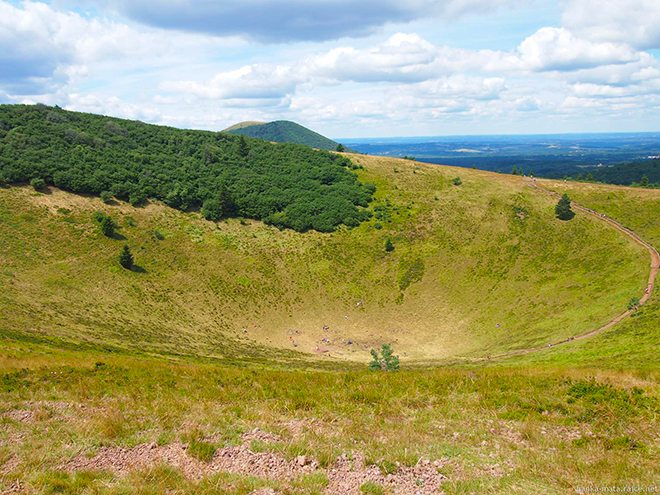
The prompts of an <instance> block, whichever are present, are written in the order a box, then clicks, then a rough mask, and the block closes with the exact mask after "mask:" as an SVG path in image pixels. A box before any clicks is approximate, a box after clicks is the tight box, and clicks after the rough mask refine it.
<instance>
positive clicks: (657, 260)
mask: <svg viewBox="0 0 660 495" xmlns="http://www.w3.org/2000/svg"><path fill="white" fill-rule="evenodd" d="M525 183H526V184H527V185H528V186H529V187H533V188H534V189H536V190H537V191H541V192H543V193H545V194H548V195H550V196H553V197H556V198H561V195H559V194H557V193H556V192H554V191H549V190H547V189H543V188H541V187H539V186H537V185H536V183H535V182H532V181H528V180H526V181H525ZM571 206H573V208H575V209H576V210H580V211H583V212H585V213H588V214H590V215H593V216H595V217H596V218H598V219H600V220H602V221H604V222H606V223H608V224H609V225H610V226H611V227H614V228H615V229H617V230H619V231H621V232H623V233H624V234H626V235H627V236H629V237H631V238H632V239H633V240H634V241H635V242H637V243H638V244H641V245H642V246H644V247H645V248H646V249H647V250H648V251H649V253H650V254H651V271H650V273H649V280H648V284H647V291H645V293H644V295H643V296H642V297H641V298H640V300H639V301H640V306H641V305H642V304H644V303H645V302H646V301H648V299H649V298H650V297H651V295H652V294H653V286H654V284H655V277H656V276H657V275H658V269H659V267H660V255H658V251H656V249H655V248H654V247H653V246H651V245H650V244H649V243H648V242H646V241H645V240H644V239H642V238H641V237H639V236H638V235H637V234H635V233H634V232H633V231H632V230H630V229H627V228H626V227H624V226H623V225H621V224H620V223H619V222H616V221H615V220H612V219H611V218H609V217H607V216H605V215H603V214H601V213H597V212H595V211H594V210H591V209H589V208H585V207H584V206H580V205H579V204H577V203H576V202H575V201H572V202H571ZM630 313H632V310H628V311H626V312H624V313H622V314H621V315H619V316H617V317H616V318H614V319H613V320H612V321H610V322H609V323H608V324H607V325H603V326H602V327H600V328H597V329H595V330H591V331H590V332H587V333H585V334H582V335H579V336H577V337H571V338H568V339H566V340H561V341H559V342H553V343H552V344H548V345H547V346H541V347H534V348H531V349H519V350H516V351H509V352H505V353H503V354H497V355H495V356H489V357H485V358H477V359H473V360H472V362H479V361H486V360H489V359H497V358H504V357H509V356H518V355H521V354H529V353H532V352H537V351H542V350H544V349H550V348H552V347H555V346H558V345H561V344H566V343H568V342H572V341H574V340H582V339H586V338H588V337H592V336H594V335H596V334H597V333H600V332H602V331H603V330H607V329H608V328H611V327H613V326H614V325H616V324H617V323H619V322H620V321H621V320H623V319H624V318H625V317H626V316H628V315H630Z"/></svg>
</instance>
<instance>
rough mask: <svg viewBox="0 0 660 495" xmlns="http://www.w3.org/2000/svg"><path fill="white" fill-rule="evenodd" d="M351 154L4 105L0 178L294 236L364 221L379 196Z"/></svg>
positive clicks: (0, 118)
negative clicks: (242, 220) (250, 221)
mask: <svg viewBox="0 0 660 495" xmlns="http://www.w3.org/2000/svg"><path fill="white" fill-rule="evenodd" d="M349 168H356V166H355V165H353V164H352V163H351V162H350V161H349V160H348V159H347V158H344V157H341V156H338V155H334V154H330V153H327V152H325V151H314V150H312V149H310V148H307V147H305V146H301V145H296V144H280V145H273V144H271V143H268V142H266V141H261V140H256V139H250V138H246V137H244V136H233V135H231V134H228V133H220V132H207V131H191V130H180V129H174V128H169V127H163V126H156V125H149V124H145V123H142V122H139V121H129V120H121V119H115V118H110V117H104V116H99V115H92V114H84V113H77V112H69V111H65V110H62V109H60V108H57V107H54V108H53V107H48V106H45V105H33V106H29V105H1V106H0V182H9V183H16V182H31V183H32V184H33V186H35V188H41V187H43V185H44V184H51V185H55V186H57V187H59V188H62V189H64V190H67V191H71V192H76V193H91V194H95V195H101V196H102V197H103V198H104V199H107V200H110V199H111V198H112V197H115V198H118V199H121V200H127V201H130V203H131V204H133V205H139V204H142V203H144V202H145V201H146V200H147V199H149V198H152V199H159V200H162V201H164V202H165V203H166V204H168V205H169V206H172V207H174V208H178V209H181V210H187V209H190V208H196V207H201V211H202V214H203V215H204V216H205V217H206V218H208V219H211V220H218V219H220V218H222V217H227V216H241V217H248V218H254V219H262V220H264V221H265V222H266V223H269V224H273V225H276V226H278V227H281V228H284V227H288V228H292V229H295V230H297V231H304V230H307V229H316V230H319V231H323V232H328V231H332V230H334V229H335V228H336V227H337V226H338V225H341V224H345V225H348V226H356V225H358V224H359V223H360V222H361V221H363V220H366V219H367V218H369V213H368V212H367V211H366V210H365V209H363V208H364V207H366V206H368V204H369V202H370V201H371V197H372V194H373V192H374V190H375V188H374V186H373V185H371V184H362V183H360V182H359V181H358V180H357V177H356V175H355V174H354V173H352V172H351V171H350V170H349Z"/></svg>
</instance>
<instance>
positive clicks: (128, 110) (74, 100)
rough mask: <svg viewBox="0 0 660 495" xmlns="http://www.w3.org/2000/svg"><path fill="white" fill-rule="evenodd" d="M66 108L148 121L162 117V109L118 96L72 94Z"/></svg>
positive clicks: (158, 119)
mask: <svg viewBox="0 0 660 495" xmlns="http://www.w3.org/2000/svg"><path fill="white" fill-rule="evenodd" d="M64 108H66V109H67V110H75V111H78V112H89V113H100V114H103V115H112V116H114V117H121V118H125V119H130V120H144V121H148V122H155V121H160V120H161V118H162V115H161V113H160V111H159V110H158V109H156V108H154V107H151V106H140V105H135V104H133V103H127V102H125V101H123V100H121V99H120V98H118V97H116V96H110V97H107V98H102V97H99V96H96V95H92V94H71V95H69V96H68V103H67V104H66V105H65V107H64Z"/></svg>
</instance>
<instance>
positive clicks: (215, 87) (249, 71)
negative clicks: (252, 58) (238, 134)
mask: <svg viewBox="0 0 660 495" xmlns="http://www.w3.org/2000/svg"><path fill="white" fill-rule="evenodd" d="M301 81H302V79H301V76H300V75H299V74H297V73H296V72H295V71H294V70H293V69H292V68H291V67H285V66H279V65H269V64H255V65H249V66H245V67H242V68H240V69H238V70H234V71H228V72H222V73H219V74H217V75H216V76H215V77H214V78H213V79H211V80H210V81H204V82H202V83H199V82H195V81H169V82H164V83H163V84H161V88H162V89H163V90H165V91H170V92H180V93H187V94H192V95H195V96H197V97H198V98H202V99H265V100H272V99H275V98H280V97H283V96H285V95H287V94H290V93H292V92H293V91H294V90H295V88H296V85H297V84H298V83H300V82H301Z"/></svg>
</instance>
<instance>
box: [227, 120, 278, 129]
mask: <svg viewBox="0 0 660 495" xmlns="http://www.w3.org/2000/svg"><path fill="white" fill-rule="evenodd" d="M263 124H267V122H261V121H258V120H246V121H245V122H239V123H238V124H234V125H233V126H231V127H227V128H226V129H225V130H224V132H231V131H235V130H237V129H244V128H246V127H250V126H253V125H263Z"/></svg>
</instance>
